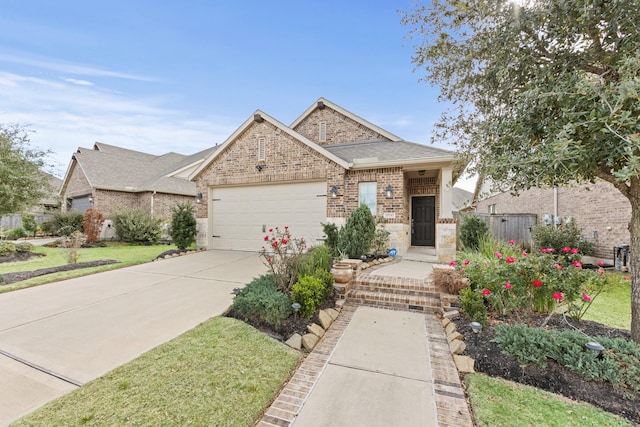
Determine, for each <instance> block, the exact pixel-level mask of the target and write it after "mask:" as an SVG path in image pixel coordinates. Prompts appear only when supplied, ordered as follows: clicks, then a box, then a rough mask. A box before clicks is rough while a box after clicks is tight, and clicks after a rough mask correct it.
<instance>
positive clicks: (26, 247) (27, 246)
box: [16, 242, 33, 252]
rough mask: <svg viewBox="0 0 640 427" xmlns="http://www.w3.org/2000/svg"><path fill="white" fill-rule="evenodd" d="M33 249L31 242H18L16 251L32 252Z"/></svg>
mask: <svg viewBox="0 0 640 427" xmlns="http://www.w3.org/2000/svg"><path fill="white" fill-rule="evenodd" d="M31 251H33V245H32V244H31V243H29V242H20V243H16V252H31Z"/></svg>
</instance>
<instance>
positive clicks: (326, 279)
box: [313, 267, 335, 301]
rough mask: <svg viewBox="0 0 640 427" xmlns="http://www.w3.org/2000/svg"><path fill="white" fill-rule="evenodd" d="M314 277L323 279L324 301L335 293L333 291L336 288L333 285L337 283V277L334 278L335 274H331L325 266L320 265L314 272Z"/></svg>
mask: <svg viewBox="0 0 640 427" xmlns="http://www.w3.org/2000/svg"><path fill="white" fill-rule="evenodd" d="M313 277H316V278H318V279H320V280H321V281H322V284H323V285H324V292H323V294H322V301H324V300H326V299H327V298H329V297H330V296H331V295H333V291H334V290H335V288H334V287H333V285H334V284H335V279H334V278H333V274H331V273H330V272H328V271H327V270H325V269H323V268H320V267H318V268H317V269H316V271H315V272H314V273H313Z"/></svg>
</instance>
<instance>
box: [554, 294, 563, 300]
mask: <svg viewBox="0 0 640 427" xmlns="http://www.w3.org/2000/svg"><path fill="white" fill-rule="evenodd" d="M553 299H554V300H556V301H558V302H560V301H562V293H561V292H556V293H555V294H553Z"/></svg>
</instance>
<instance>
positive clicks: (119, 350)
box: [0, 251, 266, 425]
mask: <svg viewBox="0 0 640 427" xmlns="http://www.w3.org/2000/svg"><path fill="white" fill-rule="evenodd" d="M265 271H266V267H265V266H264V265H262V263H261V261H260V259H259V258H258V256H257V255H256V254H255V253H249V252H223V251H206V252H198V253H195V254H190V255H186V256H182V257H176V258H171V259H167V260H161V261H157V262H153V263H147V264H141V265H137V266H132V267H127V268H123V269H119V270H113V271H108V272H104V273H99V274H94V275H90V276H85V277H79V278H75V279H70V280H65V281H61V282H57V283H51V284H48V285H44V286H37V287H33V288H27V289H23V290H19V291H14V292H9V293H5V294H0V384H2V387H0V425H6V424H8V423H9V422H11V421H12V420H15V419H17V418H19V417H20V416H22V415H24V414H26V413H28V412H30V411H32V410H34V409H35V408H37V407H39V406H41V405H43V404H44V403H46V402H48V401H49V400H52V399H54V398H56V397H58V396H61V395H63V394H65V393H68V392H69V391H71V390H73V389H75V388H77V386H78V385H81V384H83V383H85V382H87V381H90V380H92V379H94V378H97V377H99V376H100V375H103V374H105V373H106V372H108V371H110V370H111V369H113V368H115V367H117V366H120V365H122V364H124V363H126V362H128V361H130V360H132V359H134V358H135V357H137V356H139V355H140V354H142V353H144V352H146V351H148V350H150V349H152V348H153V347H155V346H157V345H159V344H162V343H164V342H166V341H169V340H170V339H172V338H174V337H176V336H178V335H180V334H182V333H184V332H186V331H187V330H189V329H191V328H193V327H194V326H196V325H198V324H199V323H201V322H203V321H205V320H207V319H209V318H210V317H213V316H217V315H220V314H222V313H223V312H224V311H225V310H226V309H227V308H228V307H229V306H230V305H231V303H232V300H233V292H232V290H233V288H234V287H242V286H244V285H245V284H247V283H248V282H249V281H251V279H252V278H253V277H255V276H258V275H259V274H262V273H264V272H265ZM20 361H22V362H24V363H22V362H20ZM34 366H37V367H41V368H43V369H42V370H37V369H34ZM43 371H44V372H43ZM61 378H63V379H61Z"/></svg>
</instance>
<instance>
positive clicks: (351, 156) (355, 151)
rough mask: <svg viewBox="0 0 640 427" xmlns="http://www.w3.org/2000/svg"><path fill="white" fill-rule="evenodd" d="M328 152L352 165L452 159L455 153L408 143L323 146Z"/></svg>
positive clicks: (386, 142) (366, 142) (356, 143)
mask: <svg viewBox="0 0 640 427" xmlns="http://www.w3.org/2000/svg"><path fill="white" fill-rule="evenodd" d="M322 148H325V149H326V150H327V151H329V152H331V153H333V154H335V155H336V156H338V157H340V158H341V159H344V160H346V161H348V162H350V163H352V162H354V160H358V159H376V160H377V161H378V162H396V161H400V160H414V159H424V158H428V159H433V158H437V157H450V156H452V155H453V154H454V153H453V152H452V151H449V150H444V149H442V148H436V147H431V146H428V145H422V144H417V143H415V142H408V141H361V142H349V143H346V144H332V145H323V146H322Z"/></svg>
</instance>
